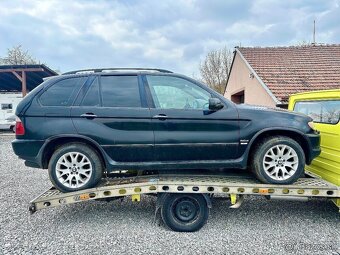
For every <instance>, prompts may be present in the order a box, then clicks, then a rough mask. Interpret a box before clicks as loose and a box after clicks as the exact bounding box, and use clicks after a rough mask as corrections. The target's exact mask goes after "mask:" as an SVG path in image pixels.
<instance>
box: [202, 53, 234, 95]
mask: <svg viewBox="0 0 340 255" xmlns="http://www.w3.org/2000/svg"><path fill="white" fill-rule="evenodd" d="M232 59H233V53H232V52H231V50H229V49H227V48H226V47H224V48H222V49H220V50H212V51H210V52H209V53H208V54H207V55H206V57H205V59H204V61H203V62H201V63H200V67H199V70H200V74H201V77H202V80H203V82H205V83H206V84H207V85H208V86H209V87H211V88H212V89H214V90H216V91H217V92H219V93H221V94H223V93H224V90H225V87H226V85H227V80H228V75H229V70H230V66H231V62H232Z"/></svg>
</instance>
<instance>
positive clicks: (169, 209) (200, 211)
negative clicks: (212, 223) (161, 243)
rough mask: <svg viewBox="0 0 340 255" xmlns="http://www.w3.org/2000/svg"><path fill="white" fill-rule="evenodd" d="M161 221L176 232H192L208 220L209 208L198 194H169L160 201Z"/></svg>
mask: <svg viewBox="0 0 340 255" xmlns="http://www.w3.org/2000/svg"><path fill="white" fill-rule="evenodd" d="M161 216H162V219H163V222H164V223H165V224H166V225H167V226H168V227H169V228H170V229H172V230H174V231H177V232H194V231H197V230H199V229H201V228H202V227H203V226H204V224H205V223H206V222H207V220H208V216H209V208H208V206H207V202H206V200H205V198H204V197H203V196H202V195H200V194H169V195H167V196H166V198H165V199H164V201H163V203H162V208H161Z"/></svg>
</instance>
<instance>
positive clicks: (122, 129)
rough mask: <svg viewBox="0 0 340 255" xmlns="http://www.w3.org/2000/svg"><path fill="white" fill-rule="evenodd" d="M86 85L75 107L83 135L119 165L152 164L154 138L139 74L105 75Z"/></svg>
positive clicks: (73, 109)
mask: <svg viewBox="0 0 340 255" xmlns="http://www.w3.org/2000/svg"><path fill="white" fill-rule="evenodd" d="M87 87H88V88H86V86H85V88H84V89H85V90H84V91H83V92H82V93H83V94H85V95H84V96H83V98H82V99H80V100H78V102H77V105H76V106H74V107H73V108H72V113H71V114H72V117H73V120H74V125H75V127H76V129H77V131H78V133H79V134H81V135H84V136H86V137H89V138H91V139H93V140H95V141H96V142H97V143H99V144H100V146H102V147H103V148H104V150H105V152H106V153H107V154H108V155H109V156H110V157H111V158H112V160H114V161H117V162H138V161H150V160H152V157H153V144H154V135H153V131H152V129H151V118H150V110H149V109H148V108H147V107H146V101H145V97H144V94H145V93H140V91H144V90H141V87H140V83H139V77H138V76H137V75H102V76H98V77H96V78H95V79H94V80H93V82H92V84H90V85H88V86H87Z"/></svg>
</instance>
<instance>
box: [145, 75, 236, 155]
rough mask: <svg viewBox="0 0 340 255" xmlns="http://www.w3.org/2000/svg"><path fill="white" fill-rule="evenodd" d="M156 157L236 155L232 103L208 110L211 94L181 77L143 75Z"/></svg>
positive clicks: (234, 115) (234, 112) (234, 114)
mask: <svg viewBox="0 0 340 255" xmlns="http://www.w3.org/2000/svg"><path fill="white" fill-rule="evenodd" d="M146 85H147V86H146V87H147V91H148V92H149V93H148V94H149V97H150V101H151V105H152V106H153V107H152V108H151V109H150V112H151V116H152V127H153V130H154V134H155V160H157V161H178V160H182V161H191V160H228V159H234V158H235V157H236V155H237V150H238V145H239V128H238V114H237V111H236V109H235V108H234V107H233V105H232V104H230V105H229V104H225V105H224V107H223V108H222V109H220V110H218V111H210V110H209V98H210V97H212V94H211V93H210V92H209V91H208V90H206V89H204V88H203V87H201V86H199V85H197V84H195V83H194V82H192V81H190V80H187V79H185V78H182V77H175V76H166V75H146Z"/></svg>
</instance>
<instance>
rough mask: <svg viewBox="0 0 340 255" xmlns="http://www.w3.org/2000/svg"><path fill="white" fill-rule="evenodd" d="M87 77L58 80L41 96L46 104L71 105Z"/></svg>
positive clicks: (41, 99)
mask: <svg viewBox="0 0 340 255" xmlns="http://www.w3.org/2000/svg"><path fill="white" fill-rule="evenodd" d="M85 80H86V77H74V78H67V79H63V80H61V81H57V82H56V83H55V84H53V85H52V86H51V87H49V88H47V90H46V91H45V92H44V93H43V94H42V95H41V96H40V99H39V100H40V103H41V104H42V105H44V106H70V105H71V104H72V102H73V99H74V98H75V96H76V94H77V93H78V91H79V89H80V87H81V85H83V84H84V82H85Z"/></svg>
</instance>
